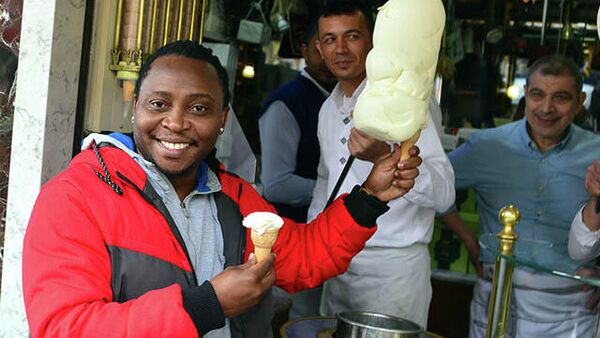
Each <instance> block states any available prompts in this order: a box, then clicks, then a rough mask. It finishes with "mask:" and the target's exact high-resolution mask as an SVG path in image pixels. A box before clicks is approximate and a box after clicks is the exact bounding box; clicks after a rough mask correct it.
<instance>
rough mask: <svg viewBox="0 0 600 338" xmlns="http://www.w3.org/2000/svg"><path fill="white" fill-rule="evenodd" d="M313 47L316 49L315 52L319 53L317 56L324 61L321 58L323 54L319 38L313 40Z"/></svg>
mask: <svg viewBox="0 0 600 338" xmlns="http://www.w3.org/2000/svg"><path fill="white" fill-rule="evenodd" d="M315 47H317V50H318V51H319V55H321V59H325V58H324V57H323V53H322V52H321V41H319V37H318V36H317V38H316V39H315Z"/></svg>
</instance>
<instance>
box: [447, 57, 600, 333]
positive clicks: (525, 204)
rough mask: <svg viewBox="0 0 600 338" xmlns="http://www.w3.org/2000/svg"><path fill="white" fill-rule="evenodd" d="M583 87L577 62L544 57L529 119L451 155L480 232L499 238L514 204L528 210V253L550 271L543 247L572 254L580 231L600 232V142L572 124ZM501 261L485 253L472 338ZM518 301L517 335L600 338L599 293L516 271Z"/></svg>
mask: <svg viewBox="0 0 600 338" xmlns="http://www.w3.org/2000/svg"><path fill="white" fill-rule="evenodd" d="M581 88H582V76H581V74H580V72H579V69H578V68H577V66H576V65H575V64H574V63H573V61H572V60H570V59H567V58H565V57H564V56H561V55H552V56H547V57H544V58H542V59H540V60H538V61H537V62H535V63H534V64H532V65H531V67H530V69H529V72H528V76H527V83H526V85H525V101H526V107H525V118H523V119H522V120H520V121H517V122H513V123H511V124H508V125H505V126H502V127H499V128H494V129H487V130H482V131H478V132H476V133H474V134H472V136H471V137H470V138H469V139H468V140H467V141H466V142H465V143H464V144H463V145H461V146H460V147H459V148H457V149H456V150H455V151H453V152H452V153H450V154H449V157H450V161H451V162H452V165H453V166H454V172H455V175H456V187H457V188H459V189H465V188H473V189H474V190H475V192H476V193H477V202H478V205H477V206H478V209H479V216H480V232H481V234H490V233H492V234H494V233H498V232H499V231H500V229H501V224H500V222H499V221H498V212H499V210H500V209H501V208H502V207H504V206H506V205H508V204H514V205H515V206H517V207H518V208H519V210H520V211H521V221H520V222H519V224H518V225H517V228H516V231H517V232H518V234H519V239H518V243H520V244H519V248H520V253H519V255H520V256H521V257H522V258H523V259H526V260H530V261H533V262H538V263H539V264H541V265H552V264H553V262H551V261H548V260H547V259H548V257H554V256H555V255H552V256H551V255H550V253H549V252H547V251H544V250H542V249H540V248H547V249H546V250H560V249H561V248H562V249H565V247H566V245H567V239H568V237H569V228H570V226H571V224H572V223H573V226H577V227H579V228H583V229H586V226H587V227H589V228H590V229H592V226H600V224H598V222H599V221H598V216H597V215H594V216H595V217H590V215H592V214H591V213H592V210H593V207H594V205H595V204H594V201H595V197H593V195H595V194H597V192H592V191H591V190H590V191H589V192H588V191H587V190H586V185H585V184H584V177H585V176H586V168H587V167H588V166H590V165H591V164H592V163H593V162H594V161H595V160H598V159H600V137H599V136H598V135H594V134H593V133H591V132H588V131H585V130H583V129H581V128H579V127H577V126H576V125H574V124H573V123H572V121H573V118H574V117H575V115H576V114H577V112H579V110H580V109H581V106H582V104H583V101H584V99H585V93H583V92H582V91H581ZM598 184H600V183H599V182H598V178H597V177H596V183H595V185H598ZM582 206H585V208H582ZM584 210H585V211H584ZM588 213H589V214H588ZM586 215H587V217H586ZM454 216H456V214H454ZM582 216H583V218H582ZM453 219H455V220H457V221H458V222H460V217H457V218H453ZM462 226H463V228H466V225H464V224H462ZM533 242H536V243H539V244H538V245H537V246H533V245H531V243H533ZM551 247H553V248H555V249H550V248H551ZM565 259H568V257H565ZM494 260H495V257H494V256H493V255H492V254H491V253H489V252H487V251H483V250H482V251H481V254H480V261H481V262H482V263H483V274H482V277H481V278H478V280H477V282H476V284H475V288H474V291H473V301H472V303H471V324H470V337H484V336H485V333H486V325H487V309H488V300H489V295H490V290H491V287H492V275H493V263H494ZM513 295H514V297H513V299H512V304H511V305H512V306H511V309H512V311H511V313H510V320H509V322H508V336H509V337H592V336H594V333H595V331H596V330H595V324H596V316H595V315H593V313H592V311H591V310H592V309H594V310H595V303H594V304H591V303H590V304H588V305H589V306H590V307H592V309H586V303H587V302H588V300H589V299H590V297H591V295H592V294H591V291H582V290H581V283H577V282H575V281H572V280H569V279H564V278H559V277H553V276H551V275H547V274H544V273H537V272H535V271H532V270H531V269H524V268H519V267H517V269H516V270H515V273H514V278H513ZM592 305H593V306H592Z"/></svg>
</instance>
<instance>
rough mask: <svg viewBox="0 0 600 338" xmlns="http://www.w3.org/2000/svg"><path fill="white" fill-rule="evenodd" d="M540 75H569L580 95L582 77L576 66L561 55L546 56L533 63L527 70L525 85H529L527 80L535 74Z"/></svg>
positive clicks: (569, 59)
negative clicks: (538, 73)
mask: <svg viewBox="0 0 600 338" xmlns="http://www.w3.org/2000/svg"><path fill="white" fill-rule="evenodd" d="M538 71H539V72H540V73H542V75H553V76H559V75H564V74H566V75H570V76H571V77H573V81H574V82H575V90H576V92H577V93H580V92H581V90H582V88H583V76H582V75H581V72H580V71H579V67H577V64H575V62H574V61H573V60H572V59H571V58H568V57H566V56H564V55H561V54H553V55H547V56H544V57H543V58H541V59H539V60H537V61H535V62H534V63H533V64H532V65H531V66H530V67H529V69H528V70H527V78H526V80H525V81H526V82H525V84H526V85H529V78H531V76H532V75H533V74H534V73H536V72H538Z"/></svg>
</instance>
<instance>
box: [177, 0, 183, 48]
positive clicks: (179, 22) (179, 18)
mask: <svg viewBox="0 0 600 338" xmlns="http://www.w3.org/2000/svg"><path fill="white" fill-rule="evenodd" d="M183 1H184V0H179V11H178V13H177V40H181V30H182V28H183Z"/></svg>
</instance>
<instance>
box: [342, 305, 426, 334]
mask: <svg viewBox="0 0 600 338" xmlns="http://www.w3.org/2000/svg"><path fill="white" fill-rule="evenodd" d="M422 333H423V328H421V327H420V326H419V325H417V324H415V323H413V322H411V321H408V320H406V319H402V318H398V317H394V316H388V315H384V314H380V313H374V312H361V311H352V312H342V313H339V314H338V315H337V325H336V328H335V333H334V334H333V337H335V338H413V337H414V338H418V337H421V334H422Z"/></svg>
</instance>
